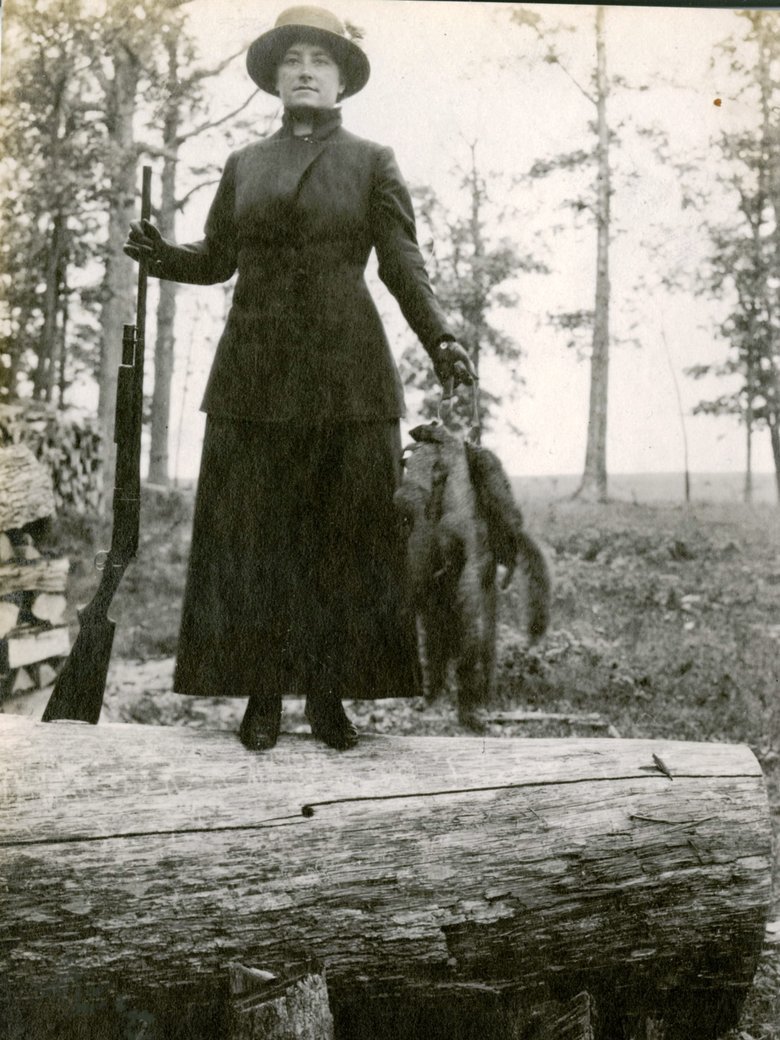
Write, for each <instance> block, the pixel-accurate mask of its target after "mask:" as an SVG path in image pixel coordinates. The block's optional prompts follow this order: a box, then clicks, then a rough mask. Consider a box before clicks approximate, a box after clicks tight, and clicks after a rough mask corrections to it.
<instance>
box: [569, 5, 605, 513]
mask: <svg viewBox="0 0 780 1040" xmlns="http://www.w3.org/2000/svg"><path fill="white" fill-rule="evenodd" d="M608 93H609V83H608V81H607V55H606V44H605V41H604V8H603V7H597V8H596V127H597V133H598V143H597V147H596V154H597V161H598V174H597V191H596V229H597V232H596V234H597V239H596V304H595V314H594V319H593V347H592V351H591V360H590V403H589V408H588V439H587V446H586V449H585V469H584V472H583V475H582V481H581V483H580V486H579V488H578V490H577V491H576V493H575V498H581V499H583V500H584V501H586V502H606V500H607V405H608V387H609V302H610V301H609V296H610V287H609V232H610V196H611V187H610V166H609V126H608V125H607V95H608Z"/></svg>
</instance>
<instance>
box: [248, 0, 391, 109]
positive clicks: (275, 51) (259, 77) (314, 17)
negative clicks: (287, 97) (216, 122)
mask: <svg viewBox="0 0 780 1040" xmlns="http://www.w3.org/2000/svg"><path fill="white" fill-rule="evenodd" d="M310 39H311V40H316V42H317V43H321V44H322V45H323V46H324V47H325V48H327V49H328V50H329V51H330V52H331V53H332V54H333V57H334V59H335V60H336V62H337V63H338V66H339V68H340V69H341V73H342V75H343V76H344V93H343V94H342V97H349V96H350V94H357V92H358V91H359V90H362V89H363V87H364V86H365V85H366V83H367V82H368V77H369V75H370V74H371V66H370V65H369V63H368V58H367V57H366V56H365V54H364V53H363V51H362V50H361V49H360V47H358V45H357V44H356V43H355V42H354V41H353V40H351V39H350V38H349V37H348V36H347V30H346V28H345V26H344V24H343V22H342V21H341V20H340V19H339V18H337V17H336V15H335V14H332V13H331V12H330V11H326V10H325V8H324V7H309V6H305V7H288V8H287V10H286V11H282V13H281V14H280V15H279V17H278V18H277V19H276V25H275V26H274V27H273V29H269V30H268V32H264V33H263V35H262V36H258V38H257V39H256V40H255V42H254V43H253V44H252V45H251V46H250V48H249V51H248V52H247V56H246V67H247V71H248V73H249V75H250V76H251V77H252V79H253V80H254V81H255V83H256V84H257V85H258V87H260V88H261V89H262V90H265V91H266V93H268V94H276V93H277V90H276V70H277V68H278V66H279V62H280V61H281V59H282V58H283V57H284V54H285V52H286V51H287V49H288V48H289V47H291V46H292V44H293V43H295V42H296V41H299V40H310Z"/></svg>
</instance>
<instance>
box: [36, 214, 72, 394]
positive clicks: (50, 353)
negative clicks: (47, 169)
mask: <svg viewBox="0 0 780 1040" xmlns="http://www.w3.org/2000/svg"><path fill="white" fill-rule="evenodd" d="M64 238H65V235H64V221H63V217H62V212H61V211H59V210H57V211H56V212H55V213H54V215H53V217H52V227H51V241H50V243H49V255H48V257H47V258H46V288H45V290H44V294H43V328H42V329H41V338H40V341H39V345H38V365H37V367H36V369H35V374H34V376H33V395H34V396H35V397H36V398H38V399H45V400H47V401H50V400H51V391H52V387H53V385H54V382H55V378H56V364H57V361H56V359H57V311H58V308H59V296H60V292H59V290H60V280H61V277H62V254H63V251H64Z"/></svg>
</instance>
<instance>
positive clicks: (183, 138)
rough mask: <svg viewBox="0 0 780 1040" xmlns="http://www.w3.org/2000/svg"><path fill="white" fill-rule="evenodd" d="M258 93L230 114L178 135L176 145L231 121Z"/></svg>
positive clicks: (258, 91) (253, 94)
mask: <svg viewBox="0 0 780 1040" xmlns="http://www.w3.org/2000/svg"><path fill="white" fill-rule="evenodd" d="M259 93H260V90H259V89H258V90H255V91H254V92H253V93H252V94H250V95H249V97H248V98H247V99H246V101H244V102H243V103H242V104H240V105H239V106H238V107H237V108H234V109H233V110H232V111H231V112H228V113H227V114H226V115H224V116H220V118H219V119H213V120H211V121H210V122H208V123H201V124H200V126H196V127H194V128H193V129H192V130H190V131H188V132H187V133H186V134H179V136H178V137H177V138H176V143H177V145H181V144H184V142H185V141H188V140H189V139H190V138H191V137H198V136H199V135H200V134H203V133H205V132H206V131H207V130H213V129H214V128H215V127H217V126H221V125H222V124H223V123H227V122H228V121H229V120H230V119H233V118H234V117H235V116H237V115H238V113H239V112H242V111H243V110H244V109H245V108H246V107H247V105H248V104H249V103H250V101H252V100H253V99H254V98H255V97H257V95H258V94H259Z"/></svg>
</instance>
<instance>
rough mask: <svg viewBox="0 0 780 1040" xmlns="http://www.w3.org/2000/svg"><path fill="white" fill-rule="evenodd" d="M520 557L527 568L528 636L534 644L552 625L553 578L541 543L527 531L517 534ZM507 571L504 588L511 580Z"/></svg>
mask: <svg viewBox="0 0 780 1040" xmlns="http://www.w3.org/2000/svg"><path fill="white" fill-rule="evenodd" d="M516 537H517V551H518V557H521V558H522V562H523V564H524V566H525V572H526V581H527V587H528V635H529V636H530V637H531V639H532V641H533V642H536V640H537V639H541V638H542V636H543V635H544V633H545V632H546V631H547V628H548V626H549V624H550V600H551V599H552V576H551V574H550V567H549V565H548V563H547V557H546V556H545V555H544V553H543V552H542V549H541V548H540V546H539V543H538V542H536V541H535V539H533V538H532V537H531V535H530V534H527V533H526V532H525V531H519V532H517V535H516ZM511 576H512V575H511V572H510V571H507V576H506V577H505V578H504V587H506V585H507V584H508V580H509V579H510V578H511Z"/></svg>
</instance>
